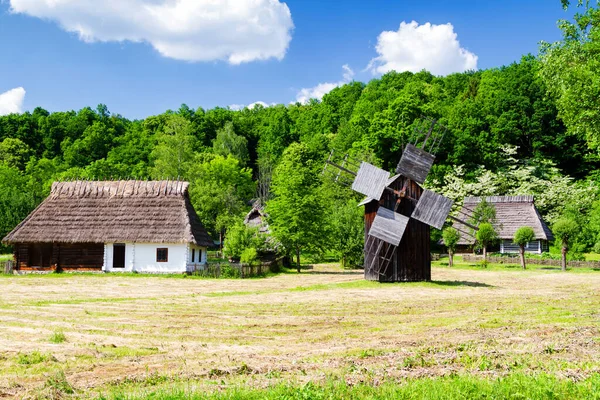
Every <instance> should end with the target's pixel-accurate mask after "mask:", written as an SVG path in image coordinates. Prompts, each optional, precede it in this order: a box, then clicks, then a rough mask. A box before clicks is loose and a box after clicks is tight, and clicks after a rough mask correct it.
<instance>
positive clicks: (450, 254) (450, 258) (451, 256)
mask: <svg viewBox="0 0 600 400" xmlns="http://www.w3.org/2000/svg"><path fill="white" fill-rule="evenodd" d="M453 265H454V252H452V250H450V249H448V266H449V267H452V266H453Z"/></svg>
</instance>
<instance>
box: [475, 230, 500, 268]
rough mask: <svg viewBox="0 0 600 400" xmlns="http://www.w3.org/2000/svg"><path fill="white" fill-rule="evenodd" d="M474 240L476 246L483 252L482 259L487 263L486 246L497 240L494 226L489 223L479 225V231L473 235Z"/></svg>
mask: <svg viewBox="0 0 600 400" xmlns="http://www.w3.org/2000/svg"><path fill="white" fill-rule="evenodd" d="M475 238H476V239H477V245H478V246H479V247H480V248H481V250H482V251H483V259H484V260H485V261H487V248H488V246H489V245H491V244H493V243H494V242H495V241H496V240H498V234H497V233H496V231H495V230H494V226H493V225H492V224H490V223H489V222H484V223H482V224H479V229H478V230H477V233H476V234H475Z"/></svg>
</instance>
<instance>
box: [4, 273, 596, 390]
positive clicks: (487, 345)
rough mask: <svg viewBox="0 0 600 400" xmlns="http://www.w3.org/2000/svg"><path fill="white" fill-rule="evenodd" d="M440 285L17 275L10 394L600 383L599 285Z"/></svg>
mask: <svg viewBox="0 0 600 400" xmlns="http://www.w3.org/2000/svg"><path fill="white" fill-rule="evenodd" d="M433 279H434V282H431V283H414V284H378V283H372V282H365V281H364V280H362V275H361V274H360V273H341V271H339V270H337V269H333V268H332V267H320V268H316V269H315V270H314V271H312V272H309V273H307V272H303V273H302V274H300V275H296V274H282V275H278V276H275V277H271V278H268V279H252V280H207V279H190V278H188V279H181V278H179V279H175V278H164V277H126V276H115V275H99V276H77V275H73V276H69V275H63V276H60V277H8V278H7V277H3V278H1V279H0V293H1V294H0V309H1V311H2V312H1V313H0V393H5V394H10V395H22V394H24V393H30V392H31V393H35V392H36V391H37V390H38V389H39V388H40V387H42V386H44V384H45V382H46V381H47V379H48V378H47V377H48V376H49V375H50V376H52V375H53V374H56V371H59V370H63V371H64V373H65V378H66V380H67V381H68V382H69V383H70V384H72V385H73V386H74V387H75V388H77V389H78V390H80V392H79V393H95V390H108V388H111V387H115V386H119V385H121V386H122V387H128V385H132V386H136V387H139V386H140V385H142V386H144V385H145V383H144V382H146V383H147V382H153V383H154V384H156V385H161V384H164V385H167V384H169V382H172V381H173V380H177V381H179V380H182V379H183V380H189V379H192V380H193V381H194V382H195V383H194V385H195V387H200V389H202V390H204V389H206V390H212V389H214V388H215V387H219V386H222V385H226V386H227V385H238V384H241V385H244V386H246V387H249V388H252V387H255V388H261V387H264V386H265V385H271V384H277V383H279V382H284V381H285V382H295V383H297V384H303V383H305V382H308V381H312V382H317V383H318V382H324V381H327V380H329V379H332V378H335V379H343V380H344V381H346V382H348V383H351V384H357V383H360V382H367V383H372V382H382V381H387V380H390V379H391V380H394V379H402V378H405V377H409V378H419V377H424V376H446V375H449V374H454V373H458V374H470V375H476V376H480V377H484V378H485V377H490V376H499V375H505V374H510V373H525V374H528V373H530V372H533V371H535V372H545V373H548V374H550V375H551V376H556V377H558V378H560V379H563V378H570V379H584V378H586V377H588V376H590V375H593V374H594V373H598V372H599V371H600V273H596V272H589V273H560V272H554V271H518V270H509V271H497V270H493V271H485V270H484V271H479V270H472V269H454V270H452V269H449V268H434V270H433ZM63 339H64V340H63Z"/></svg>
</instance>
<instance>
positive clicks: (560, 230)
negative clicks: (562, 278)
mask: <svg viewBox="0 0 600 400" xmlns="http://www.w3.org/2000/svg"><path fill="white" fill-rule="evenodd" d="M579 230H580V228H579V225H577V222H575V220H573V219H571V218H568V217H563V218H561V219H559V220H558V221H556V222H555V223H554V225H552V233H554V237H555V238H556V239H557V240H559V241H560V243H561V254H562V262H561V269H562V270H563V271H566V270H567V252H568V251H569V244H570V243H571V241H572V239H574V238H575V237H576V236H577V233H578V232H579Z"/></svg>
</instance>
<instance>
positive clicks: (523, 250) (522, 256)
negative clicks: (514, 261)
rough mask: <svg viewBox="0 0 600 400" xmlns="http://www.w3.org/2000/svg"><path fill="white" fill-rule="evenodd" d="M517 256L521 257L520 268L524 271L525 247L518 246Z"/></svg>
mask: <svg viewBox="0 0 600 400" xmlns="http://www.w3.org/2000/svg"><path fill="white" fill-rule="evenodd" d="M519 255H520V256H521V267H523V269H526V268H527V267H526V266H525V246H523V245H520V246H519Z"/></svg>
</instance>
